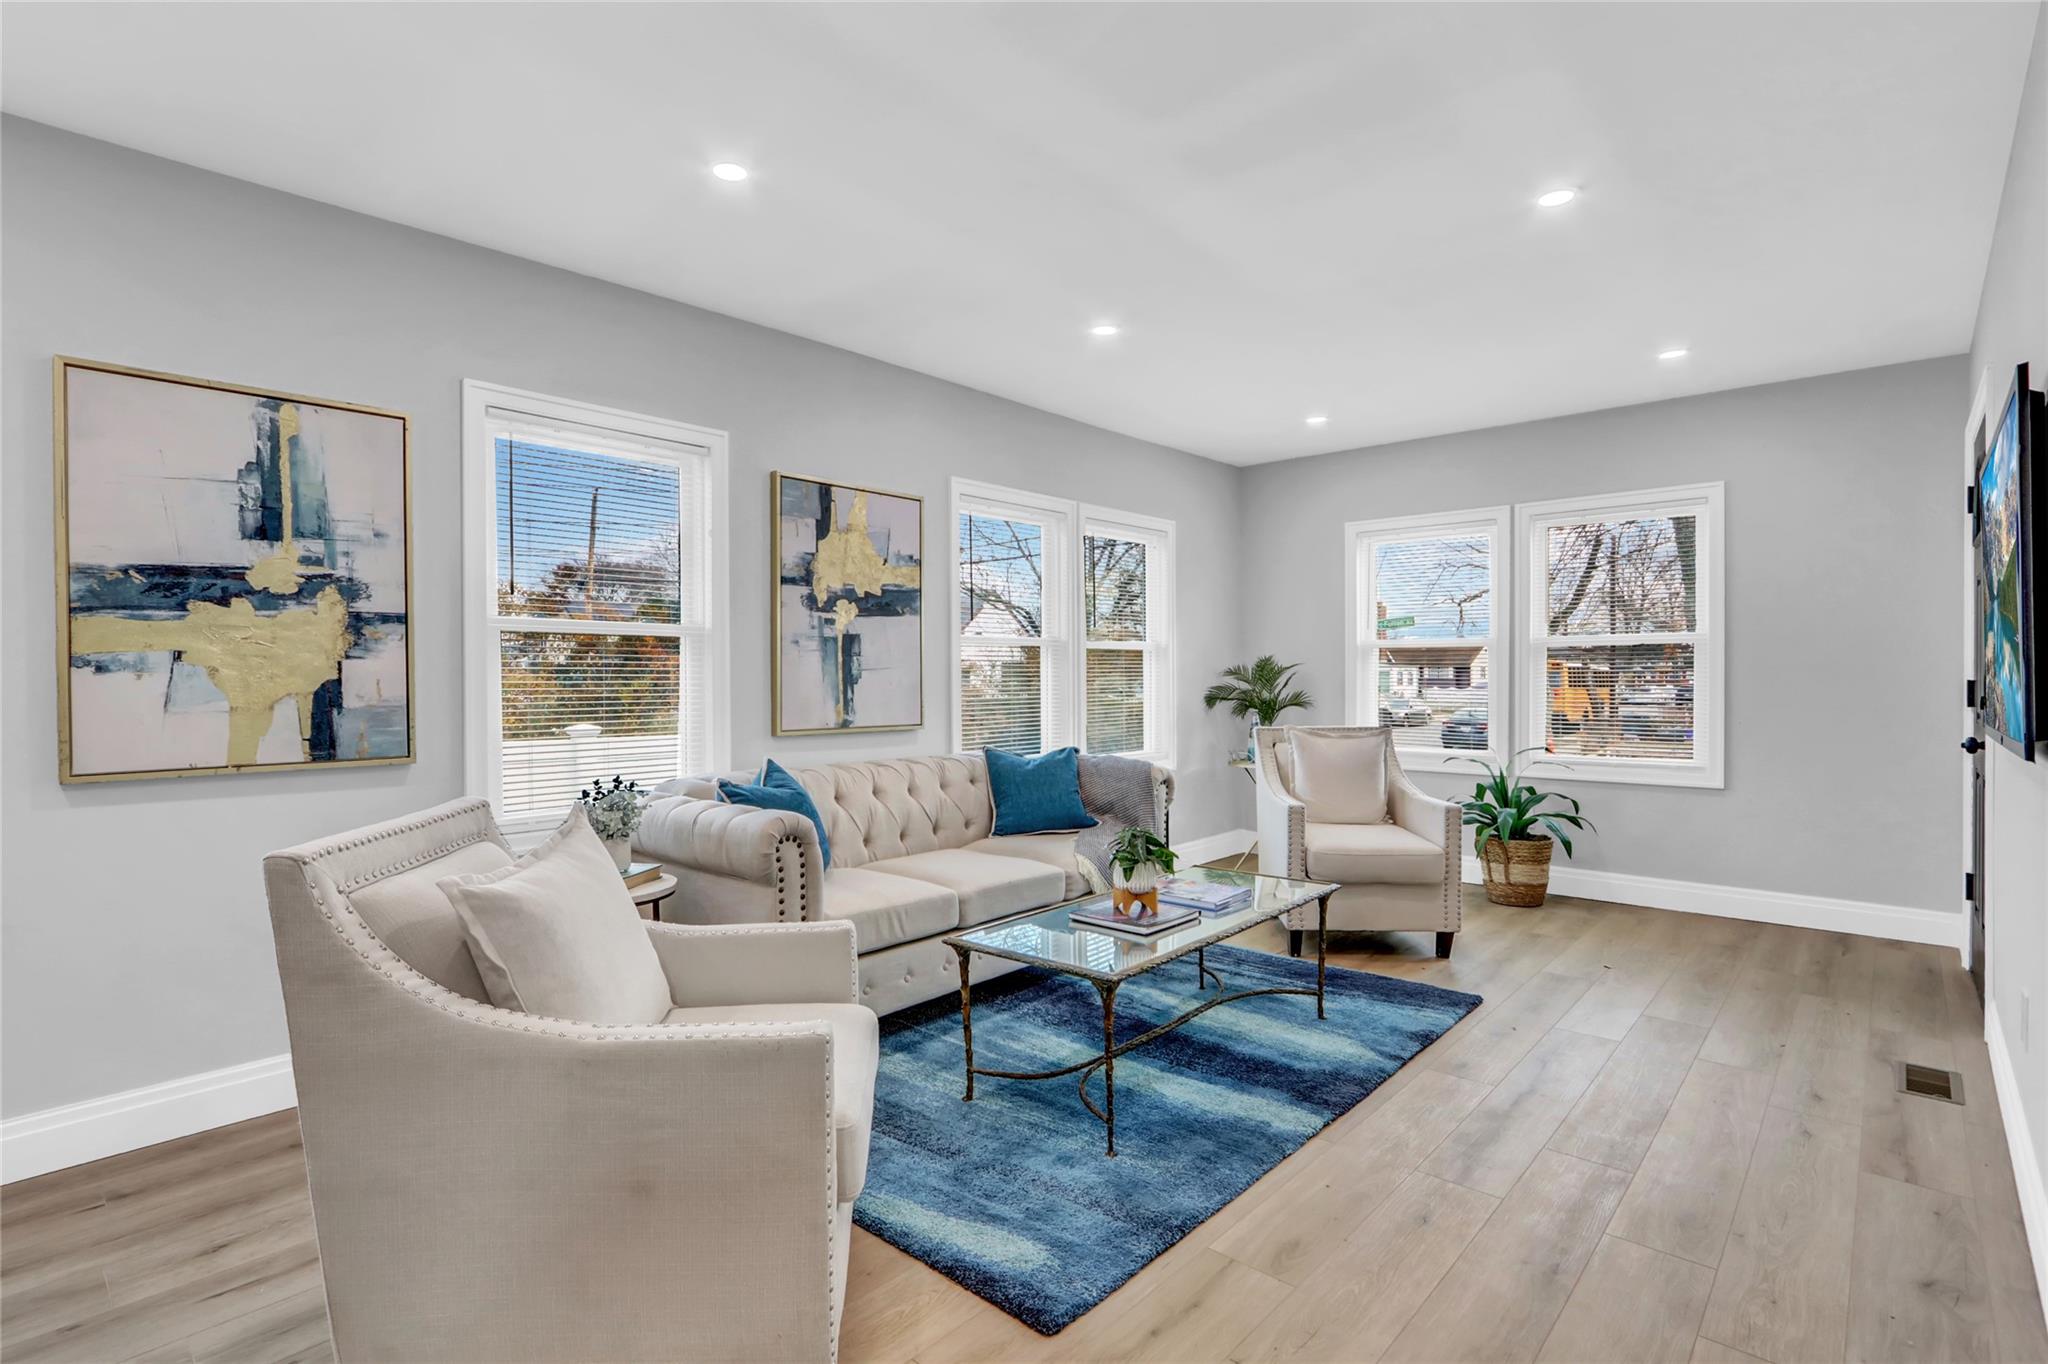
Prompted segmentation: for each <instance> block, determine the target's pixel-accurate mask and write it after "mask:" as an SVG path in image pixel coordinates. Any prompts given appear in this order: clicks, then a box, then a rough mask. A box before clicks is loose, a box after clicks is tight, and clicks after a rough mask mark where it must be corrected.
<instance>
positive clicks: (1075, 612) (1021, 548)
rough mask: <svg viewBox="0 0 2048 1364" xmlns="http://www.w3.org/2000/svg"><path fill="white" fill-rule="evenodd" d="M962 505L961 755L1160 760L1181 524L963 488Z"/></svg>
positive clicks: (1166, 739) (1166, 742)
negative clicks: (1079, 752) (1061, 752)
mask: <svg viewBox="0 0 2048 1364" xmlns="http://www.w3.org/2000/svg"><path fill="white" fill-rule="evenodd" d="M954 501H955V505H956V514H955V522H956V542H955V547H954V548H955V574H956V577H955V584H956V595H957V611H958V628H959V636H958V641H957V647H958V671H957V673H956V677H955V715H956V729H957V733H958V736H959V745H960V747H962V748H963V749H976V748H981V747H985V746H993V747H997V748H1007V749H1011V750H1013V751H1017V752H1025V753H1036V752H1043V751H1045V750H1047V749H1051V748H1058V747H1061V746H1063V745H1066V744H1077V745H1079V746H1080V747H1082V748H1083V749H1085V750H1086V751H1088V752H1091V753H1123V754H1132V755H1143V756H1146V757H1151V758H1154V759H1157V760H1162V761H1163V760H1165V759H1166V758H1167V756H1168V754H1169V750H1170V749H1171V746H1172V745H1171V736H1172V721H1171V713H1170V709H1169V701H1168V695H1169V691H1170V680H1171V669H1170V666H1169V663H1168V649H1169V646H1170V640H1171V614H1172V613H1171V607H1170V604H1169V603H1170V595H1169V594H1170V584H1171V575H1172V560H1173V555H1172V544H1173V527H1172V524H1171V523H1170V522H1164V521H1158V520H1154V519H1152V518H1148V517H1139V516H1134V515H1130V514H1126V513H1118V512H1109V511H1104V510H1101V509H1097V508H1090V507H1083V506H1081V505H1079V504H1077V503H1073V502H1067V501H1064V500H1061V499H1054V498H1046V497H1040V496H1038V495H1036V494H1030V493H1022V492H1017V491H1014V490H1010V489H1003V488H991V487H986V486H983V485H979V484H969V483H966V482H964V481H960V480H956V481H955V485H954ZM1075 622H1078V625H1076V624H1075Z"/></svg>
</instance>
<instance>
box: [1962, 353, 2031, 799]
mask: <svg viewBox="0 0 2048 1364" xmlns="http://www.w3.org/2000/svg"><path fill="white" fill-rule="evenodd" d="M2044 443H2048V416H2044V412H2043V400H2042V396H2041V395H2040V394H2038V393H2036V392H2034V391H2033V390H2032V389H2031V388H2030V387H2028V384H2027V367H2026V366H2025V365H2021V366H2019V367H2018V369H2016V370H2015V371H2014V373H2013V381H2012V388H2011V390H2010V391H2009V392H2008V393H2007V394H2006V398H2005V402H2004V404H2003V405H2001V406H2000V407H1999V408H1998V409H1997V412H1996V413H1995V415H1993V416H1992V418H1991V421H1990V427H1989V429H1988V430H1987V431H1986V432H1985V433H1984V443H1983V450H1984V454H1983V456H1982V458H1981V459H1980V460H1979V462H1978V465H1977V554H1978V558H1979V563H1978V570H1979V584H1980V586H1979V590H1978V594H1977V603H1978V610H1979V611H1981V612H1982V613H1983V630H1982V636H1983V657H1982V658H1981V659H1980V660H1979V663H1978V676H1979V679H1980V680H1979V689H1978V695H1979V698H1980V700H1979V705H1980V706H1981V707H1982V712H1983V720H1984V728H1985V730H1986V731H1987V732H1989V733H1990V734H1992V735H1994V736H1995V737H1996V738H1997V739H1998V740H1999V742H2001V743H2003V744H2004V745H2005V746H2006V747H2007V748H2010V749H2012V750H2013V751H2014V752H2015V753H2018V754H2019V755H2021V756H2022V757H2024V758H2026V759H2027V761H2029V762H2032V761H2033V758H2034V745H2035V744H2036V743H2038V742H2040V740H2041V739H2042V737H2043V736H2042V732H2041V729H2042V720H2043V714H2042V712H2043V709H2044V707H2043V704H2042V690H2043V685H2042V680H2041V671H2040V670H2041V668H2042V667H2043V666H2044V665H2048V644H2044V642H2043V629H2044V626H2048V614H2044V612H2048V602H2044V601H2043V600H2042V592H2043V589H2044V588H2048V564H2044V560H2048V544H2043V542H2042V537H2043V536H2048V469H2044V468H2043V467H2042V466H2041V460H2042V458H2043V455H2042V453H2041V448H2042V446H2043V444H2044Z"/></svg>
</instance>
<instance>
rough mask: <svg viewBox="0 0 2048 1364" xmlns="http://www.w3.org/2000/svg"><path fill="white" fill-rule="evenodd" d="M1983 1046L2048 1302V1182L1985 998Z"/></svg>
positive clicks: (2001, 1033) (1993, 1009)
mask: <svg viewBox="0 0 2048 1364" xmlns="http://www.w3.org/2000/svg"><path fill="white" fill-rule="evenodd" d="M1984 1046H1985V1048H1986V1049H1987V1050H1989V1051H1990V1053H1991V1080H1992V1084H1993V1086H1994V1087H1995V1088H1996V1089H1997V1090H1998V1114H1999V1117H2000V1118H2002V1119H2003V1120H2004V1122H2005V1144H2006V1147H2007V1148H2008V1150H2009V1151H2010V1152H2011V1154H2012V1182H2013V1184H2014V1186H2015V1187H2017V1188H2018V1189H2019V1192H2020V1219H2021V1221H2022V1223H2023V1224H2024V1225H2025V1226H2026V1229H2027V1250H2028V1251H2029V1252H2030V1253H2031V1254H2032V1255H2033V1257H2034V1283H2035V1285H2036V1287H2037V1288H2038V1289H2039V1291H2040V1295H2041V1300H2042V1301H2043V1302H2048V1186H2044V1184H2043V1181H2042V1170H2041V1167H2040V1165H2039V1164H2038V1163H2036V1161H2035V1159H2034V1137H2033V1133H2032V1131H2031V1130H2030V1129H2029V1128H2028V1126H2027V1109H2026V1105H2025V1104H2024V1103H2022V1102H2021V1100H2020V1079H2019V1074H2018V1073H2017V1072H2016V1071H2015V1070H2014V1069H2013V1064H2012V1053H2011V1052H2010V1051H2008V1050H2006V1046H2005V1029H2003V1028H2001V1027H2000V1026H1999V1025H1998V1006H1997V1004H1996V1003H1994V1002H1993V1001H1991V1000H1989V999H1987V1000H1985V1001H1984Z"/></svg>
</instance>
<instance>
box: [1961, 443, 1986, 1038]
mask: <svg viewBox="0 0 2048 1364" xmlns="http://www.w3.org/2000/svg"><path fill="white" fill-rule="evenodd" d="M1984 454H1985V451H1984V439H1983V428H1982V427H1981V426H1980V427H1979V428H1978V437H1977V464H1978V467H1979V468H1980V469H1981V468H1982V466H1983V463H1984ZM1968 502H1969V510H1970V563H1971V565H1972V570H1971V577H1972V581H1973V582H1974V584H1975V589H1976V590H1975V591H1974V592H1973V593H1972V594H1971V599H1972V600H1973V601H1974V602H1975V604H1976V616H1977V620H1976V636H1975V637H1976V641H1977V647H1976V648H1975V650H1974V651H1972V653H1971V655H1970V659H1971V673H1972V676H1971V678H1970V679H1969V681H1968V682H1967V683H1965V685H1964V690H1963V696H1964V700H1965V701H1966V702H1967V703H1968V705H1969V707H1970V737H1969V738H1967V739H1965V740H1963V752H1965V753H1967V754H1969V755H1970V869H1969V871H1968V872H1966V873H1964V876H1963V890H1964V893H1965V897H1966V898H1967V899H1968V900H1969V902H1970V983H1971V984H1972V985H1974V986H1976V987H1977V999H1978V1002H1979V1003H1981V1002H1983V999H1984V705H1983V697H1982V694H1981V693H1982V691H1983V686H1982V682H1981V680H1980V679H1979V678H1978V677H1977V676H1975V674H1976V673H1977V672H1979V671H1981V668H1982V662H1981V660H1982V659H1983V657H1984V605H1985V603H1984V556H1983V554H1982V552H1981V551H1982V548H1983V547H1982V545H1981V543H1980V540H1981V536H1982V532H1983V528H1984V522H1983V518H1982V517H1981V516H1979V515H1978V514H1977V485H1976V484H1974V483H1973V484H1972V485H1971V486H1970V493H1969V499H1968Z"/></svg>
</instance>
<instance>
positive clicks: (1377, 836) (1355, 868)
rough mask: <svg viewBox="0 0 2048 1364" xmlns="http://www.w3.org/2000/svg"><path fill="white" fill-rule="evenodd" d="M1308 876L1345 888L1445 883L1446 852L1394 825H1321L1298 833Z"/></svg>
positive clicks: (1417, 835)
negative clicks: (1361, 885)
mask: <svg viewBox="0 0 2048 1364" xmlns="http://www.w3.org/2000/svg"><path fill="white" fill-rule="evenodd" d="M1302 845H1303V846H1304V847H1305V848H1306V849H1307V850H1308V874H1309V875H1310V876H1312V877H1315V878H1316V879H1317V880H1319V881H1341V882H1343V883H1345V884H1346V885H1357V884H1360V883H1366V882H1370V883H1374V884H1378V885H1383V886H1427V885H1434V884H1436V883H1437V882H1439V881H1441V880H1443V879H1444V850H1443V849H1442V848H1439V847H1438V846H1437V845H1436V844H1434V843H1432V842H1430V841H1429V840H1428V839H1426V838H1424V837H1423V836H1422V835H1420V834H1412V833H1409V832H1408V831H1407V830H1406V829H1404V828H1402V827H1401V826H1400V825H1398V824H1324V823H1318V822H1317V821H1315V820H1313V819H1311V820H1310V821H1308V823H1307V825H1306V826H1305V827H1304V829H1303V831H1302Z"/></svg>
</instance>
